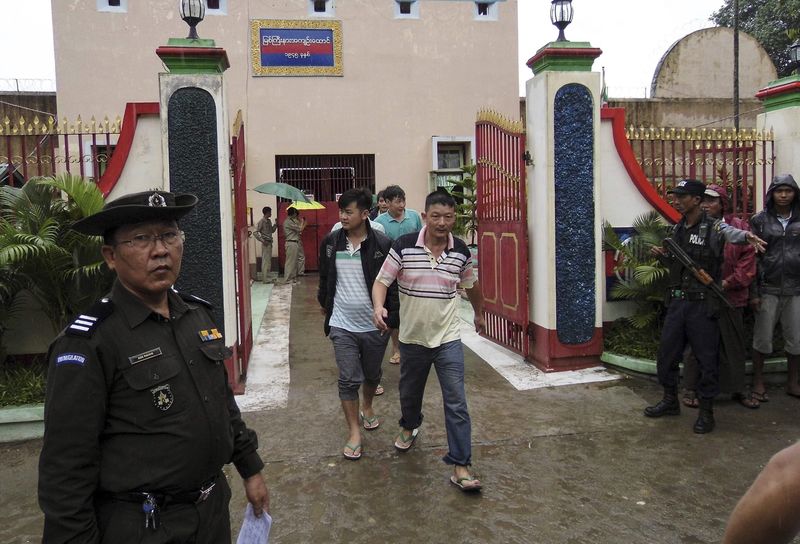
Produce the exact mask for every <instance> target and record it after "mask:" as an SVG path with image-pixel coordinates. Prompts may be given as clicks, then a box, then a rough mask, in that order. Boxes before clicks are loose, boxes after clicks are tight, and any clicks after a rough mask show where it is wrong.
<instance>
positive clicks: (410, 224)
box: [375, 185, 422, 365]
mask: <svg viewBox="0 0 800 544" xmlns="http://www.w3.org/2000/svg"><path fill="white" fill-rule="evenodd" d="M383 199H384V200H385V201H386V203H387V204H388V205H389V208H388V209H387V210H386V213H382V214H380V215H379V216H378V217H377V218H375V222H376V223H379V224H381V225H383V228H384V230H385V232H386V236H388V237H389V238H391V239H392V241H394V240H397V239H398V238H400V237H401V236H402V235H404V234H408V233H410V232H419V231H421V230H422V218H421V217H420V215H419V213H418V212H417V211H415V210H412V209H411V208H406V193H405V191H403V189H401V188H400V186H399V185H389V186H388V187H387V188H386V189H384V190H383ZM389 362H390V363H392V364H393V365H398V364H400V341H399V340H398V336H397V329H392V356H391V358H390V359H389Z"/></svg>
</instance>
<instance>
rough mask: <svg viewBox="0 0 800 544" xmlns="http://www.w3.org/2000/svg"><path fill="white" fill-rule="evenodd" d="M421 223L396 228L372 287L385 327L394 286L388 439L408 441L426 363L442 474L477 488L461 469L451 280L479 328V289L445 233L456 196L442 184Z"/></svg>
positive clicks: (461, 418)
mask: <svg viewBox="0 0 800 544" xmlns="http://www.w3.org/2000/svg"><path fill="white" fill-rule="evenodd" d="M422 217H423V220H424V222H425V225H424V226H423V228H422V230H421V231H420V232H419V233H410V234H405V235H403V236H400V237H399V238H398V239H397V240H395V242H394V244H393V245H392V250H391V251H390V252H389V256H388V257H387V258H386V261H385V262H384V263H383V267H382V268H381V270H380V272H379V273H378V277H377V279H376V280H375V284H374V285H373V287H372V303H373V307H374V314H373V319H374V321H375V325H376V326H377V327H378V329H380V330H382V331H386V330H388V327H389V326H390V325H388V324H387V323H386V318H387V315H389V314H388V312H387V309H386V308H384V302H385V301H386V294H387V292H388V289H389V286H391V285H392V283H393V282H394V281H395V280H396V281H397V285H398V289H399V292H400V354H401V357H402V361H403V363H402V365H400V408H401V410H402V418H401V419H400V426H401V429H400V434H398V435H397V438H396V439H395V443H394V447H395V448H396V449H397V450H398V451H401V452H404V451H408V450H409V449H411V447H412V446H413V445H414V441H415V440H416V438H417V435H418V433H419V426H420V425H421V424H422V418H423V415H422V397H423V393H424V392H425V383H426V382H427V380H428V374H429V373H430V368H431V365H433V366H434V368H435V369H436V375H437V376H438V378H439V384H440V386H441V388H442V397H443V400H444V419H445V427H446V429H447V444H448V452H447V455H445V456H444V458H443V461H444V462H445V463H447V464H449V465H453V466H454V470H453V475H452V476H451V477H450V482H451V483H452V484H453V485H455V486H457V487H458V488H459V489H461V490H462V491H477V490H479V489H480V488H481V482H480V481H479V480H478V479H477V478H475V477H474V476H473V475H472V474H471V473H470V471H469V467H470V465H471V464H472V429H471V422H470V417H469V411H468V410H467V398H466V393H465V390H464V350H463V346H462V345H461V335H460V332H459V331H460V325H459V319H458V304H459V300H460V297H459V296H458V288H459V287H461V288H464V289H466V292H467V295H468V296H469V301H470V303H471V304H472V308H473V310H474V311H475V329H476V330H478V331H481V330H483V328H484V325H485V324H484V318H483V297H482V296H481V292H480V287H479V286H478V282H477V280H476V278H475V274H474V271H473V265H472V255H471V254H470V251H469V248H468V247H467V245H466V244H465V243H464V242H463V241H461V240H459V239H457V238H454V237H453V235H452V234H451V231H452V230H453V225H454V224H455V221H456V203H455V200H454V199H453V197H452V196H451V195H450V194H449V193H448V192H447V191H446V190H444V189H438V190H436V191H434V192H432V193H431V194H429V195H428V197H427V198H426V199H425V213H424V214H423V216H422Z"/></svg>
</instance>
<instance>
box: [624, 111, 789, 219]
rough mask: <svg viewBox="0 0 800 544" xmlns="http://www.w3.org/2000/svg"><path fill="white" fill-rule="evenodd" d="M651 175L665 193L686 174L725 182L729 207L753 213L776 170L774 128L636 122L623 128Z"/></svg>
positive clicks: (638, 160)
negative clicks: (652, 124)
mask: <svg viewBox="0 0 800 544" xmlns="http://www.w3.org/2000/svg"><path fill="white" fill-rule="evenodd" d="M625 135H626V136H627V137H628V141H629V142H630V144H631V147H632V148H633V152H634V155H635V156H636V160H637V162H638V163H639V165H640V166H641V167H642V170H643V171H644V173H645V175H646V176H647V179H648V180H650V183H651V184H652V185H653V187H654V188H655V189H656V190H657V191H658V192H659V194H661V196H662V197H664V198H668V195H667V191H669V190H670V189H671V188H673V187H675V185H676V184H677V183H678V182H679V181H680V180H682V179H699V180H700V181H702V182H704V183H707V184H708V183H716V184H718V185H722V186H724V187H725V188H726V189H727V191H728V194H729V196H730V200H731V202H730V203H729V204H730V206H731V208H729V209H731V210H733V211H735V213H736V214H737V215H738V216H740V217H744V218H749V216H750V215H752V214H753V213H754V212H755V211H757V208H759V207H760V203H761V202H763V200H762V199H763V194H764V192H765V190H766V185H767V184H768V182H769V180H771V179H772V176H773V175H774V167H775V145H774V134H773V132H772V130H768V131H764V130H757V129H753V128H744V129H738V130H737V129H735V128H705V127H704V128H676V127H669V128H667V127H641V126H640V127H638V128H637V127H634V126H630V127H628V129H627V130H626V131H625Z"/></svg>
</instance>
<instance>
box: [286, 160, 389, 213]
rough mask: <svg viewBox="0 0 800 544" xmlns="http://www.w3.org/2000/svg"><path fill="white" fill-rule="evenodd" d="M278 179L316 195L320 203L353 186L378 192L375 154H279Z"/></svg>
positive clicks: (315, 197)
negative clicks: (376, 189) (376, 187)
mask: <svg viewBox="0 0 800 544" xmlns="http://www.w3.org/2000/svg"><path fill="white" fill-rule="evenodd" d="M275 178H276V179H277V181H281V182H283V183H288V184H289V185H291V186H293V187H297V188H298V189H300V190H301V191H303V192H304V193H306V194H313V195H314V200H318V201H320V202H326V201H333V200H337V199H336V195H337V194H341V193H343V192H345V191H346V190H347V189H352V188H353V187H366V188H367V189H369V190H370V191H372V192H373V193H374V192H375V155H369V154H363V155H277V156H276V157H275Z"/></svg>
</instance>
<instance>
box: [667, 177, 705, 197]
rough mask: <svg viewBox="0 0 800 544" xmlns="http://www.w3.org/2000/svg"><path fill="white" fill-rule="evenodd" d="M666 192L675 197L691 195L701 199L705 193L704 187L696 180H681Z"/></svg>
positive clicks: (703, 184)
mask: <svg viewBox="0 0 800 544" xmlns="http://www.w3.org/2000/svg"><path fill="white" fill-rule="evenodd" d="M667 192H668V193H675V194H676V195H692V196H700V197H702V196H703V194H705V192H706V185H705V183H703V182H702V181H697V180H696V179H682V180H681V181H679V182H678V184H677V185H676V186H675V187H674V188H672V189H670V190H669V191H667Z"/></svg>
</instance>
